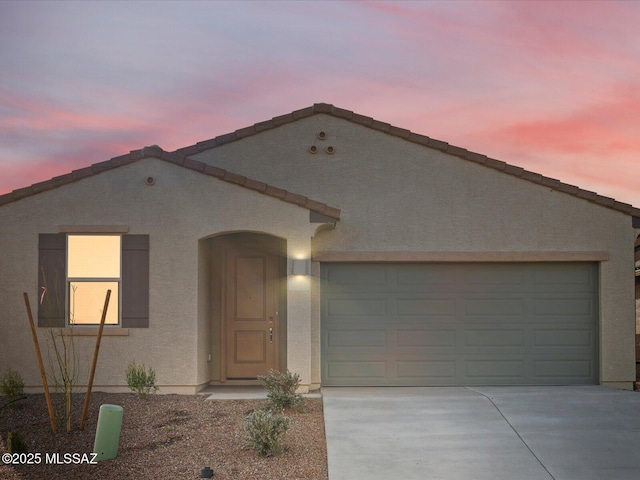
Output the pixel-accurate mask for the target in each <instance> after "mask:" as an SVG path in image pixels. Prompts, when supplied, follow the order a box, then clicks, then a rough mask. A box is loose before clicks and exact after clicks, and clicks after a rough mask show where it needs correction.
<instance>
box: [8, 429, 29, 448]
mask: <svg viewBox="0 0 640 480" xmlns="http://www.w3.org/2000/svg"><path fill="white" fill-rule="evenodd" d="M7 450H8V451H9V453H26V452H27V442H25V440H24V437H23V436H22V434H21V433H20V432H18V431H17V430H14V431H12V432H9V434H8V435H7Z"/></svg>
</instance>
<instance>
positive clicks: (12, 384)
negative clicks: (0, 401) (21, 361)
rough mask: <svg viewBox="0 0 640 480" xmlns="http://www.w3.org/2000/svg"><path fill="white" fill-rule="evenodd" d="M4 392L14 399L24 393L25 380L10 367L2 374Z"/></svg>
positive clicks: (6, 395) (10, 398)
mask: <svg viewBox="0 0 640 480" xmlns="http://www.w3.org/2000/svg"><path fill="white" fill-rule="evenodd" d="M2 394H3V395H4V396H5V397H7V398H8V399H9V400H14V399H16V398H18V397H20V396H22V395H24V380H22V376H21V375H20V374H19V373H18V372H14V371H13V370H11V369H10V368H8V369H7V371H6V372H5V374H4V375H3V376H2Z"/></svg>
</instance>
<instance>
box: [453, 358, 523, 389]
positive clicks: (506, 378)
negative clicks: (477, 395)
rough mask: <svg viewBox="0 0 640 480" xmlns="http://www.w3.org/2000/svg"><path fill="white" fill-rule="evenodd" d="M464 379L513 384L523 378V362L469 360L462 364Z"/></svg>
mask: <svg viewBox="0 0 640 480" xmlns="http://www.w3.org/2000/svg"><path fill="white" fill-rule="evenodd" d="M464 367H465V377H466V378H468V379H470V380H472V381H473V380H476V381H477V380H479V379H482V381H483V382H487V383H496V382H498V383H504V382H507V383H515V382H519V381H520V380H521V379H522V377H523V376H524V373H525V372H524V368H525V365H524V361H523V360H476V361H474V360H469V361H465V362H464Z"/></svg>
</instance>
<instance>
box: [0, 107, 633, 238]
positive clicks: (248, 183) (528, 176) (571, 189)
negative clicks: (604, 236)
mask: <svg viewBox="0 0 640 480" xmlns="http://www.w3.org/2000/svg"><path fill="white" fill-rule="evenodd" d="M319 114H324V115H330V116H333V117H336V118H341V119H343V120H347V121H349V122H352V123H356V124H358V125H362V126H365V127H368V128H371V129H373V130H377V131H380V132H383V133H386V134H388V135H392V136H395V137H399V138H402V139H404V140H407V141H409V142H413V143H417V144H419V145H423V146H425V147H428V148H433V149H435V150H439V151H441V152H444V153H447V154H449V155H454V156H456V157H459V158H462V159H464V160H467V161H470V162H474V163H478V164H481V165H484V166H486V167H488V168H492V169H494V170H498V171H500V172H503V173H505V174H507V175H512V176H514V177H517V178H521V179H523V180H526V181H529V182H532V183H537V184H539V185H543V186H545V187H548V188H551V189H553V190H557V191H559V192H563V193H567V194H569V195H573V196H574V197H578V198H582V199H584V200H587V201H589V202H592V203H596V204H598V205H602V206H604V207H606V208H610V209H612V210H617V211H619V212H622V213H625V214H627V215H631V216H632V217H633V225H634V227H636V228H640V209H639V208H636V207H633V206H632V205H629V204H627V203H622V202H618V201H616V200H615V199H613V198H610V197H605V196H602V195H598V194H597V193H595V192H591V191H589V190H583V189H581V188H579V187H577V186H575V185H570V184H567V183H563V182H561V181H560V180H557V179H555V178H550V177H545V176H543V175H540V174H538V173H535V172H530V171H528V170H525V169H523V168H521V167H517V166H515V165H510V164H508V163H505V162H503V161H500V160H496V159H494V158H490V157H487V156H486V155H482V154H480V153H475V152H471V151H469V150H466V149H464V148H460V147H456V146H455V145H450V144H448V143H447V142H443V141H441V140H436V139H433V138H430V137H427V136H425V135H420V134H417V133H414V132H411V131H410V130H406V129H404V128H399V127H395V126H393V125H390V124H388V123H384V122H380V121H378V120H375V119H373V118H371V117H366V116H363V115H359V114H357V113H354V112H352V111H351V110H344V109H342V108H338V107H335V106H333V105H331V104H327V103H316V104H314V105H313V106H311V107H307V108H303V109H301V110H296V111H293V112H291V113H288V114H286V115H280V116H278V117H274V118H272V119H271V120H267V121H264V122H260V123H256V124H254V125H251V126H249V127H245V128H241V129H239V130H236V131H235V132H231V133H227V134H224V135H220V136H217V137H215V138H213V139H210V140H205V141H202V142H198V143H196V144H195V145H190V146H187V147H183V148H180V149H178V150H176V151H175V152H165V151H163V150H162V149H161V148H160V147H156V146H154V147H145V148H143V149H140V150H133V151H131V152H130V153H128V154H126V155H122V156H119V157H114V158H112V159H110V160H107V161H104V162H100V163H96V164H93V165H91V166H90V167H86V168H81V169H79V170H74V171H73V172H71V173H68V174H66V175H62V176H59V177H54V178H52V179H51V180H47V181H44V182H40V183H36V184H34V185H31V186H29V187H25V188H21V189H18V190H14V191H13V192H10V193H7V194H5V195H0V206H2V205H4V204H7V203H11V202H15V201H16V200H20V199H21V198H24V197H27V196H30V195H35V194H37V193H40V192H42V191H45V190H50V189H52V188H56V187H58V186H61V185H65V184H67V183H71V182H75V181H77V180H80V179H82V178H85V177H88V176H91V175H95V174H98V173H100V172H103V171H105V170H110V169H112V168H115V167H118V166H120V165H126V164H128V163H132V162H135V161H138V160H140V159H142V158H147V157H155V158H159V159H161V160H165V161H168V162H171V163H174V164H176V165H180V166H182V167H185V168H189V169H192V170H196V171H199V172H201V173H203V174H205V175H210V176H213V177H217V178H220V179H221V180H224V181H226V182H230V183H235V184H237V185H240V186H242V187H244V188H249V189H251V190H255V191H258V192H260V193H263V194H265V195H270V196H273V197H277V198H280V199H281V200H283V201H285V202H289V203H293V204H296V205H300V206H302V207H305V208H307V209H309V210H311V211H314V212H318V213H321V214H323V215H327V216H329V217H332V218H335V219H338V218H339V216H340V210H339V209H337V208H333V207H329V206H327V205H325V204H323V203H320V202H316V201H314V200H310V199H308V198H306V197H303V196H301V195H296V194H294V193H291V192H287V191H286V190H282V189H279V188H276V187H273V186H270V185H267V184H265V183H262V182H259V181H256V180H252V179H250V178H247V177H243V176H240V175H237V174H234V173H232V172H229V171H227V170H223V169H221V168H218V167H214V166H211V165H208V164H205V163H203V162H200V161H197V160H194V159H192V158H189V155H194V154H196V153H200V152H203V151H205V150H209V149H211V148H215V147H218V146H220V145H225V144H227V143H230V142H235V141H237V140H240V139H242V138H245V137H247V136H250V135H255V134H258V133H260V132H263V131H265V130H270V129H273V128H277V127H279V126H281V125H285V124H287V123H292V122H295V121H296V120H299V119H301V118H306V117H311V116H313V115H319Z"/></svg>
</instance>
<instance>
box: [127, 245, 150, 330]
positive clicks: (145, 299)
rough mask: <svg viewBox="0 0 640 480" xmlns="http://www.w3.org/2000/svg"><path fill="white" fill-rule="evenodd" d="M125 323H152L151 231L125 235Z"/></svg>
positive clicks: (140, 325)
mask: <svg viewBox="0 0 640 480" xmlns="http://www.w3.org/2000/svg"><path fill="white" fill-rule="evenodd" d="M121 295H122V327H123V328H147V327H149V235H123V236H122V292H121Z"/></svg>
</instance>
